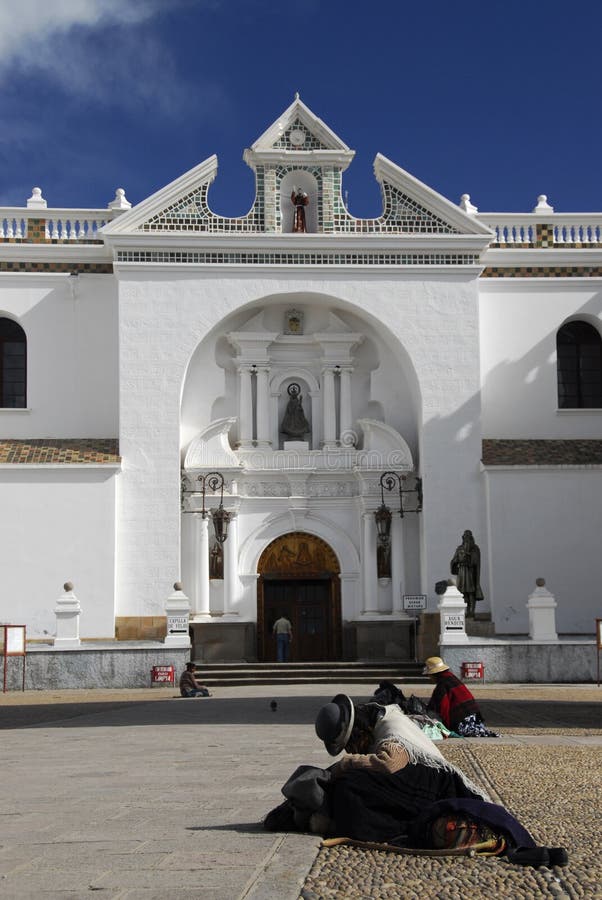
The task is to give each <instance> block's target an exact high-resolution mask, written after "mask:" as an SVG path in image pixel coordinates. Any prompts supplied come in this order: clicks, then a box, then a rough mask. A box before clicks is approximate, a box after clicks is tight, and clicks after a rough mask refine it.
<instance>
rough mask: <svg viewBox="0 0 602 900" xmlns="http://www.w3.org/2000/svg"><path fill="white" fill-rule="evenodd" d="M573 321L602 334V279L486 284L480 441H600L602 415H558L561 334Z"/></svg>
mask: <svg viewBox="0 0 602 900" xmlns="http://www.w3.org/2000/svg"><path fill="white" fill-rule="evenodd" d="M570 319H584V320H585V321H588V322H590V323H591V324H594V325H596V327H597V328H598V330H599V331H600V332H601V333H602V284H601V283H600V279H571V278H563V279H552V278H545V279H521V280H519V279H516V278H512V279H495V280H494V279H481V282H480V320H481V326H480V331H481V369H482V384H483V397H482V404H483V437H486V438H507V439H509V438H514V439H518V438H540V439H543V438H548V439H549V438H556V439H561V438H601V437H602V410H558V392H557V375H556V333H557V331H558V329H559V328H560V326H561V325H562V324H563V323H564V322H566V321H567V320H570Z"/></svg>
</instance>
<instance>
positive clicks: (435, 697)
mask: <svg viewBox="0 0 602 900" xmlns="http://www.w3.org/2000/svg"><path fill="white" fill-rule="evenodd" d="M422 674H423V675H428V676H429V677H430V678H431V680H432V681H434V682H435V684H436V687H435V690H434V691H433V693H432V695H431V699H430V700H429V703H428V707H427V708H428V709H429V710H431V711H432V712H434V713H435V714H436V715H437V716H439V718H440V719H441V721H442V722H443V724H444V725H445V727H446V728H449V729H450V730H451V731H455V732H456V734H459V735H460V737H498V735H497V734H496V733H495V732H494V731H489V730H488V729H487V728H486V727H485V723H484V722H483V716H482V715H481V710H480V709H479V705H478V703H477V701H476V700H475V698H474V697H473V695H472V694H471V693H470V691H469V690H468V688H467V687H466V685H465V684H464V683H463V682H461V681H460V679H459V678H457V677H456V676H455V675H454V673H453V672H452V671H451V670H450V668H449V666H447V665H446V664H445V663H444V662H443V660H442V659H441V657H440V656H430V657H429V658H428V659H427V660H426V662H425V665H424V669H423V670H422Z"/></svg>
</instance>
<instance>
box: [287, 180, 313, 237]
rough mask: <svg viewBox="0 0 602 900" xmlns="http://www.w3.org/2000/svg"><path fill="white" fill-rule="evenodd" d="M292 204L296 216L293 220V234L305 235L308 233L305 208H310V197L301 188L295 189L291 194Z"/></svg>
mask: <svg viewBox="0 0 602 900" xmlns="http://www.w3.org/2000/svg"><path fill="white" fill-rule="evenodd" d="M291 203H292V204H293V206H294V207H295V216H294V218H293V232H298V233H302V234H305V232H306V231H307V227H306V222H305V207H306V206H309V197H308V196H307V194H306V193H305V191H302V190H301V188H296V187H294V188H293V193H292V194H291Z"/></svg>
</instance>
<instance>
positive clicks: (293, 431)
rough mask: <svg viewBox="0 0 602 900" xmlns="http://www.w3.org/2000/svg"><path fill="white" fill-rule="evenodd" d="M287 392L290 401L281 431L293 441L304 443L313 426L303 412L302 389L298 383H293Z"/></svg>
mask: <svg viewBox="0 0 602 900" xmlns="http://www.w3.org/2000/svg"><path fill="white" fill-rule="evenodd" d="M286 390H287V393H288V396H289V398H290V399H289V401H288V403H287V405H286V412H285V413H284V418H283V420H282V425H281V426H280V431H281V432H282V434H286V436H287V437H289V438H291V440H293V441H302V440H303V438H304V436H305V435H306V434H308V432H310V431H311V426H310V424H309V422H308V421H307V419H306V418H305V413H304V412H303V403H302V400H301V388H300V387H299V385H298V384H297V383H296V382H293V383H292V384H289V386H288V388H287V389H286Z"/></svg>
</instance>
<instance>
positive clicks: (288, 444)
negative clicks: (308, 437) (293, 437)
mask: <svg viewBox="0 0 602 900" xmlns="http://www.w3.org/2000/svg"><path fill="white" fill-rule="evenodd" d="M282 449H283V450H309V444H308V442H307V441H284V443H283V444H282Z"/></svg>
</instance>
